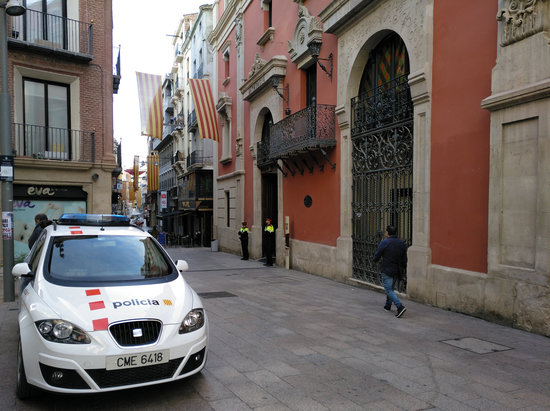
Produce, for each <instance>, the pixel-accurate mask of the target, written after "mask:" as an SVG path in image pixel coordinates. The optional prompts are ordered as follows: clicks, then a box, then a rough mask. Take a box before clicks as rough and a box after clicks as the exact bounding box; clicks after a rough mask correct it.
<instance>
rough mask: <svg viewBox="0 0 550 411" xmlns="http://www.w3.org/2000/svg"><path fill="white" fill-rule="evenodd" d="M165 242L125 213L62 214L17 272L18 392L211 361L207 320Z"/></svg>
mask: <svg viewBox="0 0 550 411" xmlns="http://www.w3.org/2000/svg"><path fill="white" fill-rule="evenodd" d="M187 268H188V266H187V263H186V262H185V261H184V260H178V261H176V262H175V263H174V262H173V261H172V260H171V258H170V257H169V256H168V254H167V253H166V252H165V251H164V249H163V248H162V247H161V246H160V245H159V244H158V242H157V241H156V240H155V239H154V238H153V237H152V236H151V235H149V234H148V233H146V232H144V231H143V230H142V229H141V228H139V227H135V226H133V225H131V224H130V220H129V219H128V218H127V217H125V216H117V215H100V214H65V215H63V216H61V217H60V218H59V219H58V220H57V221H54V222H53V224H51V225H50V226H48V227H46V228H45V229H44V230H43V232H42V233H41V235H40V237H39V239H38V240H37V241H36V243H35V244H34V246H33V248H32V250H31V251H30V253H29V255H28V256H27V258H26V260H25V262H22V263H19V264H16V265H15V266H14V267H13V270H12V274H13V275H14V277H15V278H17V279H18V283H19V284H20V287H21V289H20V311H19V348H18V354H17V357H18V359H17V371H18V372H17V396H18V397H19V398H20V399H24V398H27V397H30V396H32V395H34V394H36V393H37V392H38V391H39V390H37V387H38V388H40V389H44V390H48V391H54V392H59V393H75V394H76V393H94V392H104V391H112V390H119V389H125V388H135V387H140V386H145V385H151V384H157V383H163V382H169V381H174V380H178V379H181V378H185V377H188V376H190V375H192V374H195V373H198V372H200V371H201V370H202V368H203V367H204V365H205V361H206V355H207V344H208V320H207V316H206V313H205V311H204V308H203V305H202V302H201V300H200V298H199V296H198V295H197V293H196V292H195V291H194V290H193V289H192V288H191V287H190V286H189V284H187V282H186V281H185V279H184V278H183V276H182V272H183V271H186V270H187Z"/></svg>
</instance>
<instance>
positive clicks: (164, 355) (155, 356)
mask: <svg viewBox="0 0 550 411" xmlns="http://www.w3.org/2000/svg"><path fill="white" fill-rule="evenodd" d="M169 360H170V352H169V350H161V351H150V352H143V353H139V354H128V355H113V356H110V357H107V364H106V367H105V368H106V369H107V370H121V369H123V368H136V367H146V366H148V365H155V364H162V363H165V362H168V361H169Z"/></svg>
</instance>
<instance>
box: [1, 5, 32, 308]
mask: <svg viewBox="0 0 550 411" xmlns="http://www.w3.org/2000/svg"><path fill="white" fill-rule="evenodd" d="M25 11H26V9H25V7H23V6H21V5H20V4H19V2H18V1H17V0H9V1H7V2H6V1H2V0H0V73H1V74H0V75H1V84H0V151H1V152H2V153H1V154H2V156H1V163H0V179H1V180H2V250H3V253H4V265H3V277H4V301H6V302H7V301H14V300H15V293H14V287H13V277H12V275H11V269H12V268H13V150H12V144H11V99H10V93H9V91H8V70H9V68H8V37H7V32H8V30H7V28H8V14H9V15H10V16H20V15H22V14H23V13H25Z"/></svg>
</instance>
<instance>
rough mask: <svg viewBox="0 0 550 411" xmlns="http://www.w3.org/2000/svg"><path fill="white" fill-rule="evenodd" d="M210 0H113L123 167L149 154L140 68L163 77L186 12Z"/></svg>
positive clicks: (116, 121) (116, 115)
mask: <svg viewBox="0 0 550 411" xmlns="http://www.w3.org/2000/svg"><path fill="white" fill-rule="evenodd" d="M202 4H209V2H208V0H155V1H151V0H148V1H145V0H113V65H115V64H116V58H117V55H118V47H119V45H120V65H121V80H120V87H119V89H118V94H114V95H113V104H114V112H113V127H114V138H115V140H116V141H121V142H122V166H123V168H124V169H126V168H131V167H132V165H133V161H134V155H139V156H140V161H145V160H146V157H147V154H148V153H147V137H145V136H142V135H141V121H140V113H139V102H138V95H137V80H136V71H139V72H143V73H150V74H158V75H161V76H162V77H163V78H164V76H165V75H166V74H167V73H170V71H171V69H172V63H173V61H174V48H173V47H174V46H173V44H172V42H173V40H174V38H173V37H171V36H167V34H169V35H173V34H174V33H175V32H176V30H177V28H178V24H179V21H180V18H181V17H182V16H183V15H184V14H190V13H198V12H199V6H201V5H202Z"/></svg>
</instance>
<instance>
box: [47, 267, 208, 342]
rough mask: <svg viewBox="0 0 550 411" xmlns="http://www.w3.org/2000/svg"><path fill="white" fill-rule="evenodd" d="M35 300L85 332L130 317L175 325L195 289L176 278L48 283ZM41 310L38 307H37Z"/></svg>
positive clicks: (189, 308)
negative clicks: (131, 283) (125, 282)
mask: <svg viewBox="0 0 550 411" xmlns="http://www.w3.org/2000/svg"><path fill="white" fill-rule="evenodd" d="M38 296H39V299H40V300H41V301H42V302H43V303H44V304H46V305H47V306H48V307H49V308H50V309H51V310H52V311H54V312H55V313H57V316H58V318H60V319H63V320H66V321H70V322H71V323H73V324H75V325H77V326H79V327H82V328H83V329H84V330H85V331H98V330H103V329H107V327H108V325H109V324H112V323H114V322H117V321H125V320H132V319H144V318H147V319H159V320H160V321H162V322H163V323H164V324H179V323H181V321H182V320H183V318H184V317H185V315H186V314H187V313H188V312H189V310H191V309H192V308H193V304H194V303H195V304H197V303H198V301H195V302H194V301H193V300H194V299H197V300H198V297H197V296H196V294H195V292H194V291H193V290H192V289H191V287H189V286H188V285H187V284H186V282H185V281H184V280H183V279H182V278H181V277H179V278H178V279H177V280H174V281H170V282H168V283H161V284H148V285H134V286H120V287H116V286H115V287H113V286H110V287H63V286H57V285H53V284H49V285H48V287H47V288H43V289H42V290H39V291H38ZM41 311H42V310H41Z"/></svg>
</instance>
